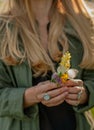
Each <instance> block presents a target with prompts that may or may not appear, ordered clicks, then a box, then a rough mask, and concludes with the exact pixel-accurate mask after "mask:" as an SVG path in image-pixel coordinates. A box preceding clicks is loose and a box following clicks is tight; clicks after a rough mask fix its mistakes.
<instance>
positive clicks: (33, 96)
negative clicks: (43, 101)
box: [24, 87, 40, 108]
mask: <svg viewBox="0 0 94 130" xmlns="http://www.w3.org/2000/svg"><path fill="white" fill-rule="evenodd" d="M39 102H40V101H39V100H38V98H37V88H36V87H30V88H27V89H26V90H25V93H24V108H26V107H29V106H32V105H34V104H36V103H39Z"/></svg>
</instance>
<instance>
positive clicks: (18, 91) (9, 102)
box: [0, 61, 29, 119]
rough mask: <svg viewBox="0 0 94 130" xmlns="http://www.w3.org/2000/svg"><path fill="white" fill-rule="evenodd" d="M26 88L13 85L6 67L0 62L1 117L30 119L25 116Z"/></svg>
mask: <svg viewBox="0 0 94 130" xmlns="http://www.w3.org/2000/svg"><path fill="white" fill-rule="evenodd" d="M24 92H25V88H16V87H14V86H13V85H12V82H11V78H10V77H9V75H8V73H7V70H6V67H5V66H4V64H3V63H2V62H1V61H0V117H5V116H6V117H7V116H8V117H13V118H18V119H27V118H29V117H28V116H27V115H25V114H24V109H23V95H24Z"/></svg>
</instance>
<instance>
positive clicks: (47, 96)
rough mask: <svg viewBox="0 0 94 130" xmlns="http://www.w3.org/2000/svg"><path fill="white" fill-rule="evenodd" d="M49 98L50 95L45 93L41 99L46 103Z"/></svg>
mask: <svg viewBox="0 0 94 130" xmlns="http://www.w3.org/2000/svg"><path fill="white" fill-rule="evenodd" d="M50 98H51V97H50V95H49V94H47V93H45V94H44V96H43V99H44V100H46V101H48V100H50Z"/></svg>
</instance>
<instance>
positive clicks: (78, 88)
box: [69, 86, 82, 94]
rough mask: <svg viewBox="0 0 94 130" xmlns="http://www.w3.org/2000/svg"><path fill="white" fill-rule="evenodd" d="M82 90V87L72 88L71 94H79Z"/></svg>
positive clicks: (70, 89)
mask: <svg viewBox="0 0 94 130" xmlns="http://www.w3.org/2000/svg"><path fill="white" fill-rule="evenodd" d="M81 89H82V87H79V86H75V87H70V88H69V93H72V94H78V93H79V92H80V91H81Z"/></svg>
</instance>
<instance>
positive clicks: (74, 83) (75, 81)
mask: <svg viewBox="0 0 94 130" xmlns="http://www.w3.org/2000/svg"><path fill="white" fill-rule="evenodd" d="M66 85H67V86H68V87H70V86H71V87H73V86H83V81H82V80H80V79H71V80H68V81H67V82H66Z"/></svg>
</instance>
